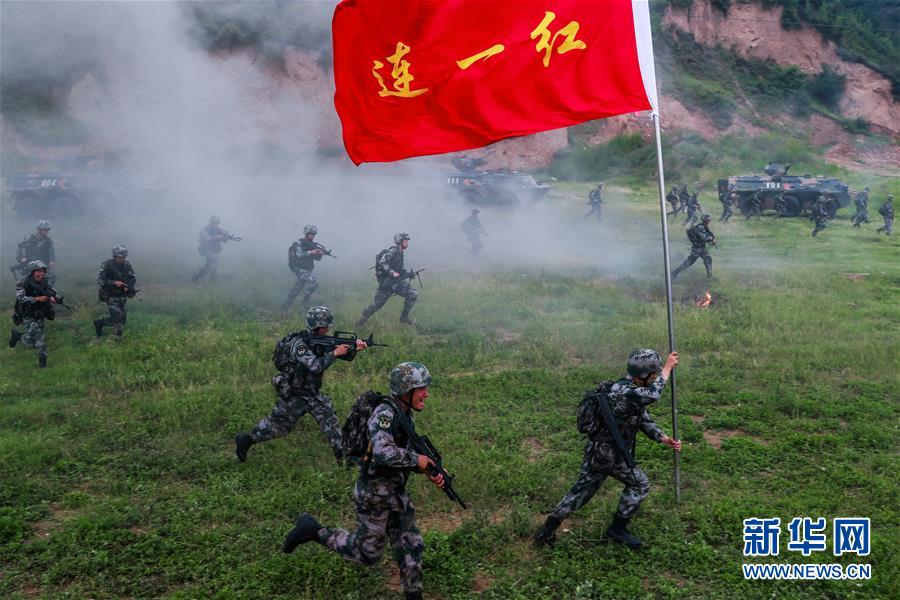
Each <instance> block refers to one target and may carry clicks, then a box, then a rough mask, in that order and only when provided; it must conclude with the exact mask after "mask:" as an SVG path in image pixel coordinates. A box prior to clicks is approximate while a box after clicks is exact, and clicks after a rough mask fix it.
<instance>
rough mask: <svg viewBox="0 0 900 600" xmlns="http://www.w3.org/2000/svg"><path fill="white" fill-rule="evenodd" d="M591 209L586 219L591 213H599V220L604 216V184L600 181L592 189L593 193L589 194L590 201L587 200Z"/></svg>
mask: <svg viewBox="0 0 900 600" xmlns="http://www.w3.org/2000/svg"><path fill="white" fill-rule="evenodd" d="M587 203H588V204H589V205H590V207H591V210H590V212H589V213H588V214H586V215H585V216H584V218H585V219H587V218H588V217H590V216H591V215H597V220H598V221H599V220H600V219H601V217H602V211H603V184H602V183H598V184H597V187H595V188H594V189H592V190H591V193H590V194H588V202H587Z"/></svg>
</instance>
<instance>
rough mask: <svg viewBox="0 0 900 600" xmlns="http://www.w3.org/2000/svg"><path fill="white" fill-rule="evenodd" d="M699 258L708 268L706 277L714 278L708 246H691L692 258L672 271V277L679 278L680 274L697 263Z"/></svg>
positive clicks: (689, 257)
mask: <svg viewBox="0 0 900 600" xmlns="http://www.w3.org/2000/svg"><path fill="white" fill-rule="evenodd" d="M698 258H702V259H703V266H704V267H706V275H707V276H708V277H712V256H710V255H709V252H708V251H707V250H706V246H691V254H690V256H688V257H687V258H686V259H684V262H683V263H681V264H680V265H678V268H676V269H675V270H674V271H672V277H677V276H678V274H679V273H681V272H682V271H684V270H685V269H687V268H688V267H689V266H691V265H692V264H694V263H695V262H697V259H698Z"/></svg>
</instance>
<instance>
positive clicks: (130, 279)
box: [94, 258, 137, 337]
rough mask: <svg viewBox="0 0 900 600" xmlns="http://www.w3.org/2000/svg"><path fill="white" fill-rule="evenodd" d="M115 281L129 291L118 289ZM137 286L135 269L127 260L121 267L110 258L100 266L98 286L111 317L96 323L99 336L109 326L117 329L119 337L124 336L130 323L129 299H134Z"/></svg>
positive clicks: (102, 300) (100, 295)
mask: <svg viewBox="0 0 900 600" xmlns="http://www.w3.org/2000/svg"><path fill="white" fill-rule="evenodd" d="M114 281H121V282H123V283H124V284H125V286H126V287H127V288H128V291H127V292H126V291H123V290H122V288H119V287H116V285H115V284H114V283H113V282H114ZM136 284H137V278H136V276H135V274H134V269H132V268H131V263H130V262H128V261H127V260H126V261H125V262H124V263H123V264H121V265H119V264H116V259H115V258H110V259H108V260H106V261H104V262H103V264H101V265H100V274H99V275H97V285H98V286H99V287H100V293H99V297H100V301H101V302H105V303H106V308H107V310H108V311H109V316H108V317H105V318H103V319H98V320H96V321H94V326H95V327H96V328H97V331H98V335H99V332H101V331H102V330H103V327H104V326H107V325H109V326H111V327H114V328H115V332H116V335H117V336H119V337H121V336H122V332H123V331H124V329H125V323H126V322H127V321H128V309H127V308H126V306H125V305H126V304H127V303H128V298H133V297H134V294H135V285H136Z"/></svg>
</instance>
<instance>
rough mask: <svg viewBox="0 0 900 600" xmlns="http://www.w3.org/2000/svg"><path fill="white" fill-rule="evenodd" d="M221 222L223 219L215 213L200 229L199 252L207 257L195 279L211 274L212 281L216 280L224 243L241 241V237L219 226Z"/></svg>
mask: <svg viewBox="0 0 900 600" xmlns="http://www.w3.org/2000/svg"><path fill="white" fill-rule="evenodd" d="M221 222H222V219H220V218H219V217H218V216H216V215H213V216H211V217H210V218H209V225H207V226H206V227H204V228H203V229H201V230H200V235H199V236H198V240H197V241H198V243H199V244H200V245H199V246H198V247H197V252H198V253H199V254H200V256H202V257H204V258H205V259H206V263H205V264H204V265H203V268H202V269H200V270H199V271H198V272H197V274H196V275H194V281H197V280H199V279H200V278H202V277H203V276H204V275H206V274H209V280H210V281H215V280H216V272H217V271H218V269H219V253H220V252H222V244H223V243H225V242H227V241H229V240H233V241H235V242H239V241H241V238H239V237H235V236H233V235H231V234H230V233H228V232H227V231H225V230H224V229H222V228H221V227H219V224H220V223H221Z"/></svg>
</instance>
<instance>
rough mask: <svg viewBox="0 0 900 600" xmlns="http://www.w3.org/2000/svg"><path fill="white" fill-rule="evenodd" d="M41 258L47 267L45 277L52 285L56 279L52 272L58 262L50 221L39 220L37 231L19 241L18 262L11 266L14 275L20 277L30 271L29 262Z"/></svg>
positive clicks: (17, 247) (17, 249)
mask: <svg viewBox="0 0 900 600" xmlns="http://www.w3.org/2000/svg"><path fill="white" fill-rule="evenodd" d="M34 260H39V261H41V262H42V263H44V265H46V268H47V274H46V276H45V277H44V279H46V280H47V282H48V283H49V284H50V285H53V282H54V281H56V275H55V274H54V273H53V272H52V269H53V266H54V265H55V264H56V252H55V251H54V250H53V240H51V239H50V221H45V220H41V221H38V224H37V227H36V231H35V233H32V234H31V235H30V236H28V237H27V238H25V239H24V240H23V241H21V242H19V245H18V246H16V264H14V265H13V266H11V267H10V268H9V270H10V272H11V273H12V274H13V277H15V278H16V279H20V278H21V277H22V276H24V275H26V274H27V272H28V267H29V263H30V262H31V261H34Z"/></svg>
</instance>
